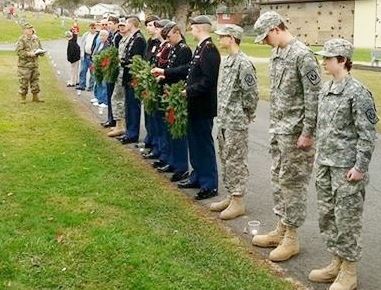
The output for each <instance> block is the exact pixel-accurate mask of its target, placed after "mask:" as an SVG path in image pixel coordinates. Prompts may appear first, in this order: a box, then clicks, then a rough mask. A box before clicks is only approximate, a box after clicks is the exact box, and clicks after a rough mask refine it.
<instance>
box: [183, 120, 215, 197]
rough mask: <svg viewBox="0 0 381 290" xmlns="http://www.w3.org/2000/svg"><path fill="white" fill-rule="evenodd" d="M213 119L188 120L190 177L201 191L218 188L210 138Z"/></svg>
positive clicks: (211, 138)
mask: <svg viewBox="0 0 381 290" xmlns="http://www.w3.org/2000/svg"><path fill="white" fill-rule="evenodd" d="M212 130H213V118H200V117H197V118H195V117H193V118H189V120H188V146H189V159H190V163H191V165H192V168H193V172H192V174H191V177H190V181H191V182H192V183H196V184H198V185H199V186H200V188H201V189H209V190H212V189H217V188H218V172H217V162H216V151H215V149H214V140H213V136H212Z"/></svg>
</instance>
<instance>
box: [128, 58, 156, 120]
mask: <svg viewBox="0 0 381 290" xmlns="http://www.w3.org/2000/svg"><path fill="white" fill-rule="evenodd" d="M151 69H152V66H151V65H150V63H149V62H148V61H146V60H144V59H142V57H141V56H140V55H135V56H134V57H133V58H132V63H131V64H130V74H131V76H132V80H131V87H132V88H133V89H134V91H135V97H136V98H138V99H139V100H140V101H141V102H143V105H144V111H145V112H147V113H148V114H152V113H153V112H154V111H156V110H157V109H158V104H159V92H160V86H159V84H158V83H157V81H156V79H155V77H154V76H153V75H152V74H151Z"/></svg>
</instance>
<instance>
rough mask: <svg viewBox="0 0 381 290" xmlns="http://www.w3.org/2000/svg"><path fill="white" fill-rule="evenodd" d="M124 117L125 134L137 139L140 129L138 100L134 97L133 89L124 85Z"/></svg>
mask: <svg viewBox="0 0 381 290" xmlns="http://www.w3.org/2000/svg"><path fill="white" fill-rule="evenodd" d="M125 92H126V94H125V113H126V115H125V117H126V124H127V133H126V134H127V136H128V138H130V139H134V140H138V139H139V131H140V114H141V108H140V100H139V99H137V98H135V92H134V89H133V88H131V87H130V86H125Z"/></svg>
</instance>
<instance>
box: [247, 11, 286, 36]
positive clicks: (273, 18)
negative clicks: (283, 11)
mask: <svg viewBox="0 0 381 290" xmlns="http://www.w3.org/2000/svg"><path fill="white" fill-rule="evenodd" d="M281 23H284V20H283V18H282V16H280V15H279V14H278V13H276V12H275V11H268V12H266V13H263V14H262V15H261V16H259V18H258V20H257V21H256V22H255V24H254V36H255V40H254V41H255V42H261V41H262V40H263V39H265V38H266V36H267V34H269V32H270V30H271V29H273V28H275V27H277V26H278V25H279V24H281Z"/></svg>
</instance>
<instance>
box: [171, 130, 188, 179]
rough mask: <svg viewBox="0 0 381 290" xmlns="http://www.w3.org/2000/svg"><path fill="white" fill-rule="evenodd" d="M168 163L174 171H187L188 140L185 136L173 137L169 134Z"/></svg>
mask: <svg viewBox="0 0 381 290" xmlns="http://www.w3.org/2000/svg"><path fill="white" fill-rule="evenodd" d="M168 141H169V142H168V143H169V152H170V155H169V162H168V163H169V165H171V166H172V167H173V168H174V171H175V172H184V171H188V141H187V138H186V137H183V138H178V139H174V138H172V136H169V139H168Z"/></svg>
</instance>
